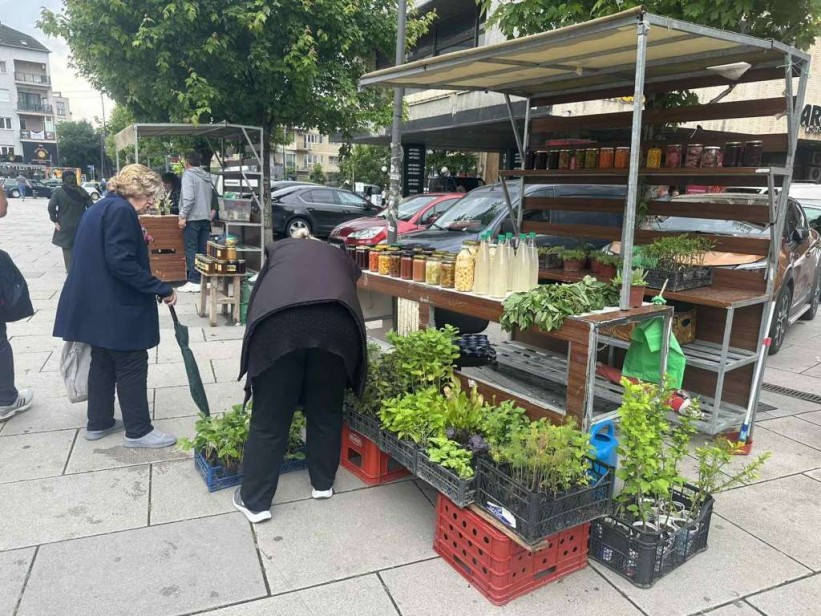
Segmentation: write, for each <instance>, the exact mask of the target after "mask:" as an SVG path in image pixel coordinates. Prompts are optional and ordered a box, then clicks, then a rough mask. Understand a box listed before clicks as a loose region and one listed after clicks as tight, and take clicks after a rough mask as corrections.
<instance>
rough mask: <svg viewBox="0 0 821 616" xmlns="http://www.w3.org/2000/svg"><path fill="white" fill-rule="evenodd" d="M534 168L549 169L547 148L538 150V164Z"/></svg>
mask: <svg viewBox="0 0 821 616" xmlns="http://www.w3.org/2000/svg"><path fill="white" fill-rule="evenodd" d="M534 169H547V152H546V151H545V150H539V151H538V152H536V166H535V167H534Z"/></svg>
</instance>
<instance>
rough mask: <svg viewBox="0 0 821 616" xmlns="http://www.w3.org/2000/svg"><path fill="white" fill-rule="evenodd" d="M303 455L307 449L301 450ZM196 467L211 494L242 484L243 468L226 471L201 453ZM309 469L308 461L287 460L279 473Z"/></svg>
mask: <svg viewBox="0 0 821 616" xmlns="http://www.w3.org/2000/svg"><path fill="white" fill-rule="evenodd" d="M299 452H300V453H302V454H303V455H304V454H305V448H304V447H303V448H302V449H300V450H299ZM194 466H196V467H197V471H198V472H199V474H200V475H201V476H202V478H203V480H204V481H205V486H206V487H207V488H208V491H209V492H216V491H217V490H224V489H225V488H231V487H233V486H238V485H239V484H241V483H242V477H243V474H242V467H240V469H239V470H238V471H237V472H234V473H231V472H229V471H226V470H225V467H224V466H222V465H221V464H209V463H208V461H207V460H206V459H205V456H204V455H202V454H201V453H200V452H199V451H195V452H194ZM304 468H308V461H307V460H306V459H305V458H302V459H301V460H285V461H284V462H283V463H282V466H281V467H280V469H279V473H280V474H282V473H290V472H291V471H300V470H302V469H304Z"/></svg>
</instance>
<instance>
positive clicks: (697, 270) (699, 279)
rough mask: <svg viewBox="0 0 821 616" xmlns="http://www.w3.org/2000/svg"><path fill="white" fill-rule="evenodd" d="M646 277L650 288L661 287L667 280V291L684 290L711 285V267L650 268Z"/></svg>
mask: <svg viewBox="0 0 821 616" xmlns="http://www.w3.org/2000/svg"><path fill="white" fill-rule="evenodd" d="M646 278H647V286H648V287H649V288H651V289H661V288H662V287H664V283H665V282H667V289H666V290H667V291H686V290H687V289H698V288H699V287H709V286H711V285H712V284H713V268H712V267H687V268H684V269H681V270H676V271H668V270H662V269H652V268H651V269H648V270H647V273H646Z"/></svg>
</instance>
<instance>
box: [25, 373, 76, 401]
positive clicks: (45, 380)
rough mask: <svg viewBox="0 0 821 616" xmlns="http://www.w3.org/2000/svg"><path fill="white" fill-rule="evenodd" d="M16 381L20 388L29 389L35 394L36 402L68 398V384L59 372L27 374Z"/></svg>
mask: <svg viewBox="0 0 821 616" xmlns="http://www.w3.org/2000/svg"><path fill="white" fill-rule="evenodd" d="M15 380H16V381H17V383H16V385H17V387H18V388H21V387H28V388H30V389H31V390H32V391H33V392H34V399H35V401H36V400H38V399H39V400H44V399H48V398H64V397H65V396H66V384H65V381H63V377H62V376H60V373H59V372H26V373H25V374H21V375H20V376H19V377H18V378H16V379H15Z"/></svg>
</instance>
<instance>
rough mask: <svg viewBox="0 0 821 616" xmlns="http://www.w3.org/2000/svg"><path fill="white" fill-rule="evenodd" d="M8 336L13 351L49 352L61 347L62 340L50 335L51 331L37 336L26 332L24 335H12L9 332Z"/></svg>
mask: <svg viewBox="0 0 821 616" xmlns="http://www.w3.org/2000/svg"><path fill="white" fill-rule="evenodd" d="M8 336H9V342H10V343H11V348H12V349H13V350H14V352H15V353H43V352H47V353H50V352H51V351H55V350H58V349H62V348H63V341H62V340H60V339H59V338H55V337H54V336H52V335H51V332H49V333H48V335H39V336H35V335H33V334H28V333H27V334H26V335H12V334H10V333H9V334H8Z"/></svg>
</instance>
